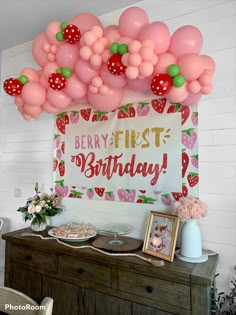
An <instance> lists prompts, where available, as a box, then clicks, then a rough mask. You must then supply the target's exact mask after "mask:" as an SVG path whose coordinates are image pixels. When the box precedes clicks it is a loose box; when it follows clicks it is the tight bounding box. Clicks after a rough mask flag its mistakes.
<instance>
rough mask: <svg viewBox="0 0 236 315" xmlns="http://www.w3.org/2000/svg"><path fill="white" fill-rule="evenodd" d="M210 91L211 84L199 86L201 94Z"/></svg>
mask: <svg viewBox="0 0 236 315" xmlns="http://www.w3.org/2000/svg"><path fill="white" fill-rule="evenodd" d="M211 92H212V85H207V86H202V87H201V93H202V94H205V95H207V94H210V93H211Z"/></svg>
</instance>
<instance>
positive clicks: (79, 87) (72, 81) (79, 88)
mask: <svg viewBox="0 0 236 315" xmlns="http://www.w3.org/2000/svg"><path fill="white" fill-rule="evenodd" d="M64 92H65V93H66V94H67V95H68V96H70V97H71V98H72V99H78V98H81V97H84V96H85V95H86V93H87V86H86V85H85V84H84V83H82V82H81V81H79V80H78V78H77V77H76V75H72V76H71V77H69V78H68V79H67V80H66V87H65V89H64Z"/></svg>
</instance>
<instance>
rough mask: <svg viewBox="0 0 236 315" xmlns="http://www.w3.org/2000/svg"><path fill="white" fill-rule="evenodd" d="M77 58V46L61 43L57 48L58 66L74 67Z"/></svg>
mask: <svg viewBox="0 0 236 315" xmlns="http://www.w3.org/2000/svg"><path fill="white" fill-rule="evenodd" d="M78 59H79V46H78V45H71V44H69V43H63V44H62V45H61V46H60V47H58V49H57V53H56V62H57V63H58V65H59V66H60V67H63V68H64V67H67V68H70V69H71V70H73V69H74V67H75V64H76V62H77V60H78Z"/></svg>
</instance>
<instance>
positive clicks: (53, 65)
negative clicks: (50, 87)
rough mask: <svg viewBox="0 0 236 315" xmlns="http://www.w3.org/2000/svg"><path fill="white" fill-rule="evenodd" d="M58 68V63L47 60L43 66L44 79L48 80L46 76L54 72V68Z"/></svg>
mask: <svg viewBox="0 0 236 315" xmlns="http://www.w3.org/2000/svg"><path fill="white" fill-rule="evenodd" d="M58 68H60V67H59V65H58V64H57V63H56V62H48V63H47V64H46V66H45V67H44V68H43V75H44V77H45V79H46V80H48V77H49V76H50V75H51V74H52V73H55V72H56V70H57V69H58Z"/></svg>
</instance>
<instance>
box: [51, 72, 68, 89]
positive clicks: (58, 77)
mask: <svg viewBox="0 0 236 315" xmlns="http://www.w3.org/2000/svg"><path fill="white" fill-rule="evenodd" d="M48 83H49V85H50V87H51V88H52V89H53V90H55V91H60V90H62V89H64V88H65V87H66V78H65V76H64V75H63V74H62V73H52V74H51V75H50V76H49V78H48Z"/></svg>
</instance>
